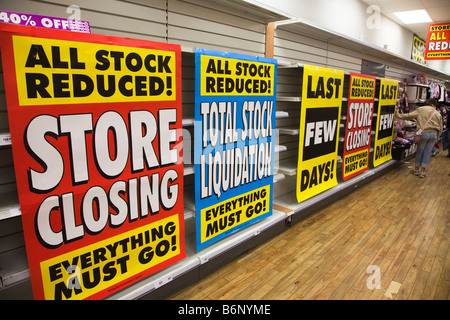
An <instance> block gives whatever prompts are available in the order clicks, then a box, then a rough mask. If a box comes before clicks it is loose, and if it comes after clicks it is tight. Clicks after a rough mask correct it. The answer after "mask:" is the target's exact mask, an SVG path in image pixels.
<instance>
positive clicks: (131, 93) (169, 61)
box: [14, 37, 176, 105]
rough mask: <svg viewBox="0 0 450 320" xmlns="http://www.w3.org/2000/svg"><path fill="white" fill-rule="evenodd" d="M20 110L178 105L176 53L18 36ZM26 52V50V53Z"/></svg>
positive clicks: (17, 66)
mask: <svg viewBox="0 0 450 320" xmlns="http://www.w3.org/2000/svg"><path fill="white" fill-rule="evenodd" d="M14 42H15V47H14V48H15V56H16V57H17V60H16V61H17V62H16V69H17V70H18V74H23V75H24V76H23V77H18V79H17V83H18V90H19V101H20V104H21V105H44V104H61V103H91V102H106V101H109V102H124V101H128V102H129V101H160V100H175V99H176V98H175V96H176V94H175V93H176V83H175V76H176V75H175V70H176V67H175V54H174V53H173V52H171V51H162V50H155V49H146V48H130V47H122V46H116V45H100V44H95V43H80V42H72V41H62V40H61V41H59V40H52V39H39V38H38V39H34V41H33V42H32V44H30V38H28V37H16V38H15V39H14ZM24 48H26V50H24Z"/></svg>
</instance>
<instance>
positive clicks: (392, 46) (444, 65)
mask: <svg viewBox="0 0 450 320" xmlns="http://www.w3.org/2000/svg"><path fill="white" fill-rule="evenodd" d="M257 2H259V3H263V4H265V5H267V6H269V7H272V8H277V9H278V10H279V11H283V12H285V13H287V14H289V15H292V16H294V17H299V18H302V19H305V20H307V21H308V22H310V23H311V24H314V25H316V26H318V27H321V28H324V29H328V30H331V31H333V32H335V33H339V34H342V35H345V36H347V37H350V38H353V39H356V40H360V41H363V42H366V43H368V44H371V45H375V46H378V47H381V48H385V49H387V50H388V51H390V52H392V53H395V54H397V55H400V56H402V57H405V58H407V59H410V58H411V47H412V39H413V33H412V32H411V31H409V30H407V29H405V28H403V27H402V26H400V25H398V24H397V23H395V22H394V21H392V20H391V19H389V18H387V17H386V16H384V15H383V14H381V13H379V15H378V16H377V12H376V11H374V10H370V9H369V10H368V8H369V6H368V5H367V4H365V3H364V2H362V1H360V0H257ZM428 66H429V67H431V68H433V69H437V70H441V71H443V72H446V73H448V74H450V60H440V61H429V62H428Z"/></svg>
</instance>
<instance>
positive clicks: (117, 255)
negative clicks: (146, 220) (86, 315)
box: [40, 215, 180, 300]
mask: <svg viewBox="0 0 450 320" xmlns="http://www.w3.org/2000/svg"><path fill="white" fill-rule="evenodd" d="M178 219H179V217H178V215H172V216H170V217H168V218H164V219H161V220H158V221H156V222H154V223H152V224H149V225H145V226H143V227H140V228H137V229H134V230H132V231H128V232H125V233H122V234H119V235H117V236H114V237H112V238H109V239H106V240H103V241H99V242H96V243H94V244H92V245H89V246H86V247H83V248H80V249H77V250H74V251H71V252H68V253H66V254H63V255H60V256H57V257H54V258H51V259H49V260H46V261H42V262H41V264H40V265H41V273H42V280H43V283H44V294H45V299H58V300H59V299H84V298H87V297H90V296H92V295H93V294H95V293H96V292H99V291H102V290H104V289H106V288H110V289H109V290H110V291H112V292H114V291H117V290H118V289H120V288H121V287H122V286H121V284H120V283H121V282H122V281H125V280H127V279H129V278H130V277H133V276H134V275H137V274H139V273H140V272H142V271H144V270H147V269H149V268H151V267H153V266H156V265H158V264H160V263H162V262H164V261H166V260H168V259H170V258H172V257H175V256H177V255H178V254H180V245H179V244H180V227H179V225H178ZM140 276H141V277H142V275H140Z"/></svg>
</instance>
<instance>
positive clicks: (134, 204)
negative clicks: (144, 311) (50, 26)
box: [0, 23, 185, 299]
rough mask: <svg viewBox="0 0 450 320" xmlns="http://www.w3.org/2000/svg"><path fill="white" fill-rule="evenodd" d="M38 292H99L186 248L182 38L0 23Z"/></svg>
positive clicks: (50, 295)
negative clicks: (162, 40) (111, 34)
mask: <svg viewBox="0 0 450 320" xmlns="http://www.w3.org/2000/svg"><path fill="white" fill-rule="evenodd" d="M0 44H1V54H2V60H3V69H4V77H5V88H6V98H7V109H8V117H9V124H10V130H11V139H12V149H13V156H14V167H15V173H16V180H17V189H18V194H19V201H20V206H21V212H22V221H23V231H24V236H25V244H26V248H27V255H28V261H29V267H30V273H31V280H32V285H33V293H34V297H35V298H36V299H99V298H103V297H105V296H107V295H110V294H112V293H114V292H117V291H118V290H120V289H123V288H124V287H126V286H128V285H130V284H132V283H134V282H136V281H138V280H140V279H142V278H143V277H146V276H148V275H151V274H153V273H155V272H156V271H158V270H161V269H163V268H165V267H167V266H169V265H171V264H173V263H174V262H176V261H178V260H180V259H182V258H184V257H185V248H184V217H183V212H184V210H183V163H182V135H181V123H182V119H181V50H180V47H179V46H178V45H172V44H166V43H156V42H150V41H143V40H133V39H125V38H116V37H109V36H101V35H92V34H84V33H71V32H67V31H59V30H46V29H41V28H36V27H28V26H15V25H8V24H3V23H0Z"/></svg>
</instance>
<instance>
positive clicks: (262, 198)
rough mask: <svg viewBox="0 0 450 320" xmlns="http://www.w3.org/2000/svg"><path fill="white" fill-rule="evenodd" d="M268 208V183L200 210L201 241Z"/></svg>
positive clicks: (258, 214) (264, 211) (244, 221)
mask: <svg viewBox="0 0 450 320" xmlns="http://www.w3.org/2000/svg"><path fill="white" fill-rule="evenodd" d="M269 210H270V185H267V186H264V187H262V188H258V189H255V190H252V191H250V192H247V193H244V194H242V195H239V196H237V197H234V198H231V199H228V200H226V201H223V202H220V203H218V204H216V205H213V206H210V207H208V208H205V209H202V210H201V215H200V217H201V220H202V221H201V226H202V230H201V241H202V242H205V241H208V240H209V239H212V238H214V237H215V236H217V235H218V234H223V233H226V232H227V230H230V229H232V228H234V227H236V226H239V225H242V224H245V223H246V222H247V221H249V220H252V219H254V218H255V217H256V216H261V215H263V214H265V213H267V212H269Z"/></svg>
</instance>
